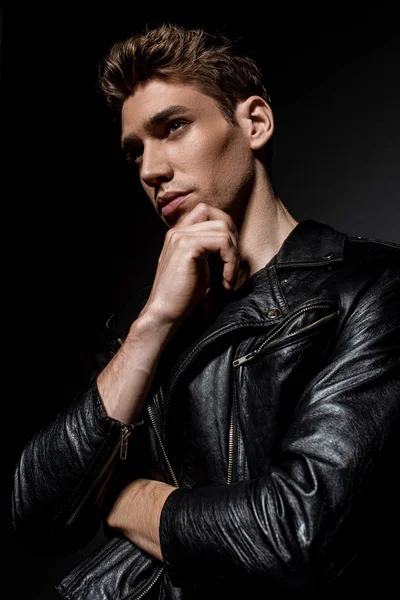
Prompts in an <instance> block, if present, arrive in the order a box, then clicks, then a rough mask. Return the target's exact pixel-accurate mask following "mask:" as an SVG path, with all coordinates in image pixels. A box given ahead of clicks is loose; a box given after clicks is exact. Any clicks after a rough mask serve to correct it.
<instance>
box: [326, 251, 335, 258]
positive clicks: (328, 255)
mask: <svg viewBox="0 0 400 600" xmlns="http://www.w3.org/2000/svg"><path fill="white" fill-rule="evenodd" d="M333 256H334V255H333V253H332V252H331V253H330V254H325V256H324V258H325V259H328V258H332V257H333Z"/></svg>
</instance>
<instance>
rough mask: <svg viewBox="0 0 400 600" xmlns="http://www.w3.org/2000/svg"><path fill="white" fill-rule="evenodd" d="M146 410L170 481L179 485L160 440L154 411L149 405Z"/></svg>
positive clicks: (176, 485)
mask: <svg viewBox="0 0 400 600" xmlns="http://www.w3.org/2000/svg"><path fill="white" fill-rule="evenodd" d="M147 412H148V413H149V416H150V421H151V423H152V425H153V427H154V431H155V432H156V435H157V439H158V443H159V444H160V447H161V451H162V453H163V456H164V460H165V462H166V463H167V467H168V471H169V474H170V475H171V478H172V481H173V482H174V486H175V487H179V485H178V480H177V478H176V477H175V473H174V471H173V469H172V467H171V463H170V462H169V458H168V456H167V453H166V451H165V447H164V444H163V441H162V438H161V432H160V429H159V427H158V424H157V421H156V419H155V416H154V413H153V410H152V408H151V406H148V407H147Z"/></svg>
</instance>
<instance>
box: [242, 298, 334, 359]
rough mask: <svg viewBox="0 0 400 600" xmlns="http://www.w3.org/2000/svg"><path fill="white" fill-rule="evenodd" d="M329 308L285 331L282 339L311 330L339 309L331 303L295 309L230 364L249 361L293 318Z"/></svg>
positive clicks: (327, 319) (329, 318) (331, 316)
mask: <svg viewBox="0 0 400 600" xmlns="http://www.w3.org/2000/svg"><path fill="white" fill-rule="evenodd" d="M329 309H330V311H329V313H328V314H323V315H322V316H320V317H319V318H317V320H315V321H313V322H312V323H309V324H307V325H305V326H303V327H300V328H299V329H296V330H295V331H291V332H290V333H287V334H286V336H285V337H284V338H283V340H289V339H290V338H291V337H293V336H295V335H298V334H300V333H305V332H308V331H312V330H313V329H314V328H316V327H318V326H319V325H321V324H322V323H325V322H327V321H330V320H331V319H333V318H335V317H336V316H337V315H338V314H339V310H338V309H337V308H336V310H335V308H334V306H333V305H332V304H311V305H309V306H305V307H304V308H301V309H298V310H296V311H295V312H294V313H293V314H291V315H289V316H288V317H286V319H284V321H283V322H282V323H280V325H278V326H277V328H276V329H275V330H274V331H273V332H272V333H271V334H270V335H269V336H268V337H267V339H266V340H264V341H263V342H262V344H260V345H259V346H257V348H255V349H254V350H252V351H251V352H249V353H247V354H245V355H244V356H241V357H240V358H237V359H235V360H234V361H233V362H232V365H233V366H234V367H239V366H240V365H243V364H245V363H247V362H249V361H251V360H252V359H253V358H255V357H256V356H257V355H258V354H259V352H260V351H261V350H263V348H265V346H267V345H268V344H269V343H271V342H273V341H275V340H276V339H277V338H278V337H279V335H280V333H281V332H282V331H283V330H284V329H285V328H286V327H287V326H288V324H290V323H291V322H292V321H293V320H295V319H296V318H298V317H299V316H301V315H304V314H306V313H307V312H312V311H316V310H320V311H321V312H323V311H326V310H329ZM281 341H282V339H281Z"/></svg>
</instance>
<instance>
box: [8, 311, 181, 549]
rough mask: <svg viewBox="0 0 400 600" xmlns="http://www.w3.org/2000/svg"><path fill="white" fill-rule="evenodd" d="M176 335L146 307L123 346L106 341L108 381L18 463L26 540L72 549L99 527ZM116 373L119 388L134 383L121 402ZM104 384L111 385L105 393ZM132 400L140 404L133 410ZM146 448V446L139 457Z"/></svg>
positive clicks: (18, 500)
mask: <svg viewBox="0 0 400 600" xmlns="http://www.w3.org/2000/svg"><path fill="white" fill-rule="evenodd" d="M170 334H171V329H170V328H169V327H164V326H162V324H161V323H159V321H158V320H156V319H155V318H153V317H152V316H151V315H150V314H148V313H147V312H146V313H144V312H143V311H142V313H141V314H140V315H139V317H138V318H137V319H136V320H135V321H134V323H133V324H132V326H131V328H130V330H129V333H128V336H127V338H126V341H125V343H124V344H123V346H122V347H121V348H120V350H118V351H117V352H116V353H115V352H111V351H110V345H109V344H107V353H106V354H105V353H104V352H102V353H101V354H100V355H99V356H98V363H99V364H102V365H104V363H106V365H107V366H106V367H105V368H104V369H103V371H102V373H100V375H99V377H100V378H101V382H102V385H99V386H98V385H97V382H96V380H95V379H93V380H92V384H91V386H90V388H89V389H88V390H87V391H86V392H84V393H83V394H81V395H80V396H79V397H78V398H76V399H75V401H74V402H72V403H71V404H70V405H69V406H67V407H66V408H65V409H64V410H63V411H61V412H60V413H59V414H58V415H57V417H56V418H55V419H54V420H53V421H52V422H50V423H49V424H48V425H47V426H46V427H45V428H43V429H42V430H41V431H39V432H38V433H37V434H36V435H35V436H34V437H33V438H32V440H31V441H30V442H29V443H28V444H27V445H26V447H25V448H24V450H23V452H22V454H21V457H20V459H19V461H18V464H17V465H16V469H15V478H14V488H13V494H12V511H13V523H14V528H15V530H16V533H17V534H18V536H20V537H21V538H22V539H23V540H24V542H27V543H28V544H29V543H33V544H34V545H35V547H37V546H38V542H39V541H40V543H42V545H43V546H50V547H52V548H55V547H56V546H57V547H59V548H60V549H62V551H63V552H69V551H71V550H72V549H74V548H75V547H79V546H81V545H83V544H84V543H86V542H87V541H88V539H90V537H91V536H92V535H93V534H94V532H96V530H97V528H98V526H99V519H100V517H101V516H102V514H101V507H100V505H99V499H100V497H101V499H102V502H104V504H105V505H106V502H105V499H104V493H103V492H104V485H105V484H106V483H108V480H109V476H110V474H111V473H112V472H113V471H114V467H115V465H116V464H118V466H119V463H120V462H121V461H119V456H120V448H121V445H122V444H124V445H125V444H126V443H127V441H128V439H130V440H132V444H131V446H133V447H131V448H130V452H131V453H132V454H135V453H136V454H137V452H138V447H137V446H140V444H141V443H142V442H143V439H142V438H143V436H141V433H140V428H138V429H136V423H135V421H136V420H138V419H139V418H140V411H141V409H142V407H143V404H144V401H145V399H146V396H147V395H148V392H149V390H150V386H151V383H152V380H153V377H154V374H155V369H156V366H157V363H158V360H159V357H160V355H161V353H162V351H163V348H164V346H165V344H166V343H167V340H168V339H169V335H170ZM112 335H113V332H111V333H110V336H111V337H112ZM110 355H111V356H113V357H112V358H111V361H109V362H108V363H107V358H109V357H110ZM116 372H118V373H119V376H118V380H117V381H116V382H115V385H116V386H117V389H118V390H122V391H123V390H124V389H125V388H124V385H130V386H131V395H130V397H129V398H128V396H127V394H125V395H123V393H121V394H119V395H118V394H116V398H117V399H118V400H119V399H121V398H122V399H121V401H118V402H116V403H115V406H114V404H113V402H112V397H113V396H112V394H111V391H110V386H108V387H107V385H108V379H112V377H113V374H115V373H116ZM98 379H99V378H98ZM118 381H121V382H122V384H118ZM99 388H101V390H105V392H104V393H105V398H104V399H103V398H102V396H101V393H99ZM128 401H129V402H130V403H131V406H132V407H134V408H135V410H132V411H131V414H129V415H128V414H127V413H128V408H127V404H128ZM124 402H125V404H124ZM121 407H122V408H121ZM124 408H125V412H124ZM118 410H119V412H118ZM132 421H134V422H132ZM144 453H145V452H144V449H142V452H140V456H141V460H140V461H139V462H142V455H143V454H144ZM135 461H136V459H135V457H133V462H135ZM130 462H132V457H131V460H130ZM132 473H133V472H132ZM94 508H95V510H93V509H94ZM71 545H72V546H73V547H74V548H72V547H71Z"/></svg>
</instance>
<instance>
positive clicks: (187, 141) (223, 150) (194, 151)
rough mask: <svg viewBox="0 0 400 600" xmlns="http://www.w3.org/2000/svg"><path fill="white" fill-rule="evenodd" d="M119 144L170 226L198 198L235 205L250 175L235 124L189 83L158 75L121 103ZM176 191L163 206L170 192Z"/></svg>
mask: <svg viewBox="0 0 400 600" xmlns="http://www.w3.org/2000/svg"><path fill="white" fill-rule="evenodd" d="M121 139H122V145H123V147H124V149H125V150H126V152H127V153H128V154H129V155H130V157H131V160H134V161H135V162H136V164H137V165H138V169H139V175H140V180H141V183H142V185H143V188H144V190H145V192H146V194H147V195H148V196H149V198H150V200H151V202H152V204H153V205H154V207H155V209H156V210H157V212H158V214H159V215H160V217H161V219H162V220H163V221H164V222H165V223H166V224H167V225H168V226H169V227H173V226H174V225H175V224H176V223H178V222H179V220H180V219H181V218H182V217H183V215H184V214H186V213H187V212H188V211H190V210H192V209H193V208H194V206H195V205H196V204H197V203H199V202H206V203H208V204H210V205H212V206H215V207H217V208H220V209H222V210H225V211H226V212H228V213H229V214H231V216H233V214H232V212H234V211H236V210H240V208H239V207H240V205H241V204H243V203H245V202H246V201H247V198H248V194H249V193H250V189H251V186H252V183H253V178H254V157H253V154H252V151H251V149H250V146H249V143H248V141H247V138H246V136H245V133H244V132H243V131H242V128H241V127H240V126H238V125H236V124H235V125H234V124H232V123H229V122H228V121H227V120H226V118H224V116H223V115H222V113H221V110H220V109H219V107H218V105H217V103H216V101H215V100H214V99H213V98H211V97H210V96H207V95H205V94H203V93H201V92H200V91H198V89H197V88H195V87H193V85H189V84H185V83H173V82H170V81H161V80H157V79H153V80H149V81H147V82H145V83H143V84H140V85H139V86H138V87H137V89H136V90H135V92H134V94H133V95H132V96H130V97H129V98H127V99H126V101H125V102H124V105H123V108H122V138H121ZM175 194H179V195H180V196H182V198H181V199H180V201H179V206H177V207H176V208H175V210H173V212H167V211H168V210H170V211H171V208H172V207H173V206H175V205H177V204H178V202H177V201H176V202H174V204H172V202H171V205H170V206H167V207H166V209H165V214H163V212H162V204H163V196H166V198H164V202H165V201H168V200H169V196H171V195H175Z"/></svg>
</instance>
